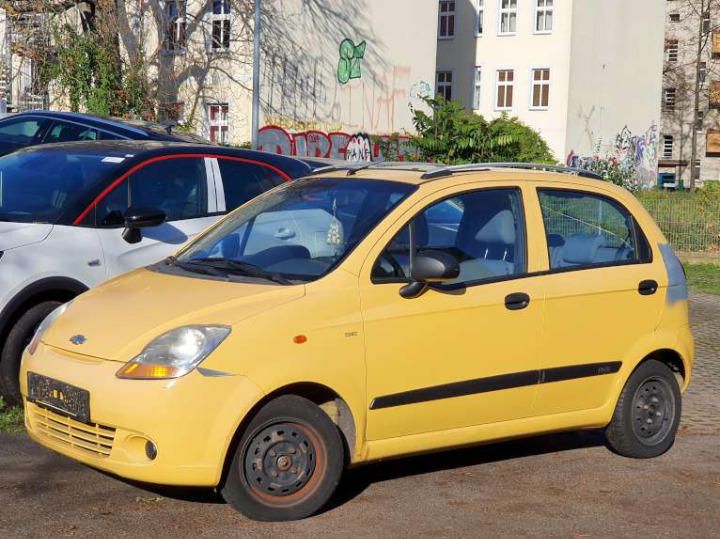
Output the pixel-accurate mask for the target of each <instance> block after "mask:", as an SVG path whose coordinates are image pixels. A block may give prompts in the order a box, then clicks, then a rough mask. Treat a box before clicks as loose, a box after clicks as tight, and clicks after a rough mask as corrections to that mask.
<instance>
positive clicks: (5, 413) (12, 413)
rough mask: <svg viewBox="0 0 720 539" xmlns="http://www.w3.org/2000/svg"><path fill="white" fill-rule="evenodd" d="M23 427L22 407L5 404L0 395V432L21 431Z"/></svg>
mask: <svg viewBox="0 0 720 539" xmlns="http://www.w3.org/2000/svg"><path fill="white" fill-rule="evenodd" d="M24 428H25V427H24V422H23V411H22V408H18V407H15V406H12V407H10V406H5V402H4V401H3V398H2V397H0V432H22V431H23V430H24Z"/></svg>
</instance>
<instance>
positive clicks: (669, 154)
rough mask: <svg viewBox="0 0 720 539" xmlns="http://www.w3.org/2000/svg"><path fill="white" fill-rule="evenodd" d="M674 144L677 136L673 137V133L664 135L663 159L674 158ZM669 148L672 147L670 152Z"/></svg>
mask: <svg viewBox="0 0 720 539" xmlns="http://www.w3.org/2000/svg"><path fill="white" fill-rule="evenodd" d="M668 143H669V144H668ZM674 145H675V137H673V136H672V135H663V147H662V156H663V159H672V156H673V149H674ZM668 148H669V149H670V151H669V152H668Z"/></svg>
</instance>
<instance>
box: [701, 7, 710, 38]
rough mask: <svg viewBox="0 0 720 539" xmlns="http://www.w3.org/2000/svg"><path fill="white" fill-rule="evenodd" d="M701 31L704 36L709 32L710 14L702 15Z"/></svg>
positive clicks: (707, 12)
mask: <svg viewBox="0 0 720 539" xmlns="http://www.w3.org/2000/svg"><path fill="white" fill-rule="evenodd" d="M702 31H703V33H704V34H707V33H708V32H710V12H709V11H706V12H705V13H703V20H702Z"/></svg>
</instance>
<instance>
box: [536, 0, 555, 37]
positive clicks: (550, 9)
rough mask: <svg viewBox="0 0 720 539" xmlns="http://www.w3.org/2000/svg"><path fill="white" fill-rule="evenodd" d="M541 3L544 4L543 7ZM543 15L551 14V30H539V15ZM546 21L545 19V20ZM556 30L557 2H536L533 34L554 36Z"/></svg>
mask: <svg viewBox="0 0 720 539" xmlns="http://www.w3.org/2000/svg"><path fill="white" fill-rule="evenodd" d="M540 2H542V3H543V5H542V6H541V5H540ZM548 2H551V3H550V5H548ZM540 13H542V14H543V15H547V14H548V13H550V29H549V30H548V29H543V30H540V29H539V28H538V15H539V14H540ZM543 20H545V19H543ZM554 28H555V1H554V0H535V16H534V17H533V33H534V34H552V32H553V30H554Z"/></svg>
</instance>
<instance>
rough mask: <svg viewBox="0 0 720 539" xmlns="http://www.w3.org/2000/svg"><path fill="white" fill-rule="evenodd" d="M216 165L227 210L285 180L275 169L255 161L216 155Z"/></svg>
mask: <svg viewBox="0 0 720 539" xmlns="http://www.w3.org/2000/svg"><path fill="white" fill-rule="evenodd" d="M218 166H219V167H220V175H221V177H222V185H223V191H224V194H225V206H226V208H227V211H232V210H234V209H235V208H237V207H238V206H242V205H243V204H245V203H246V202H247V201H248V200H252V199H253V198H255V197H256V196H258V195H260V194H261V193H264V192H265V191H268V190H269V189H272V188H273V187H275V186H277V185H280V184H281V183H284V182H285V178H284V177H283V176H282V175H280V174H279V173H278V172H276V171H275V170H273V169H271V168H268V167H264V166H262V165H259V164H255V163H247V162H244V161H237V160H234V159H223V158H222V157H218Z"/></svg>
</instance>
